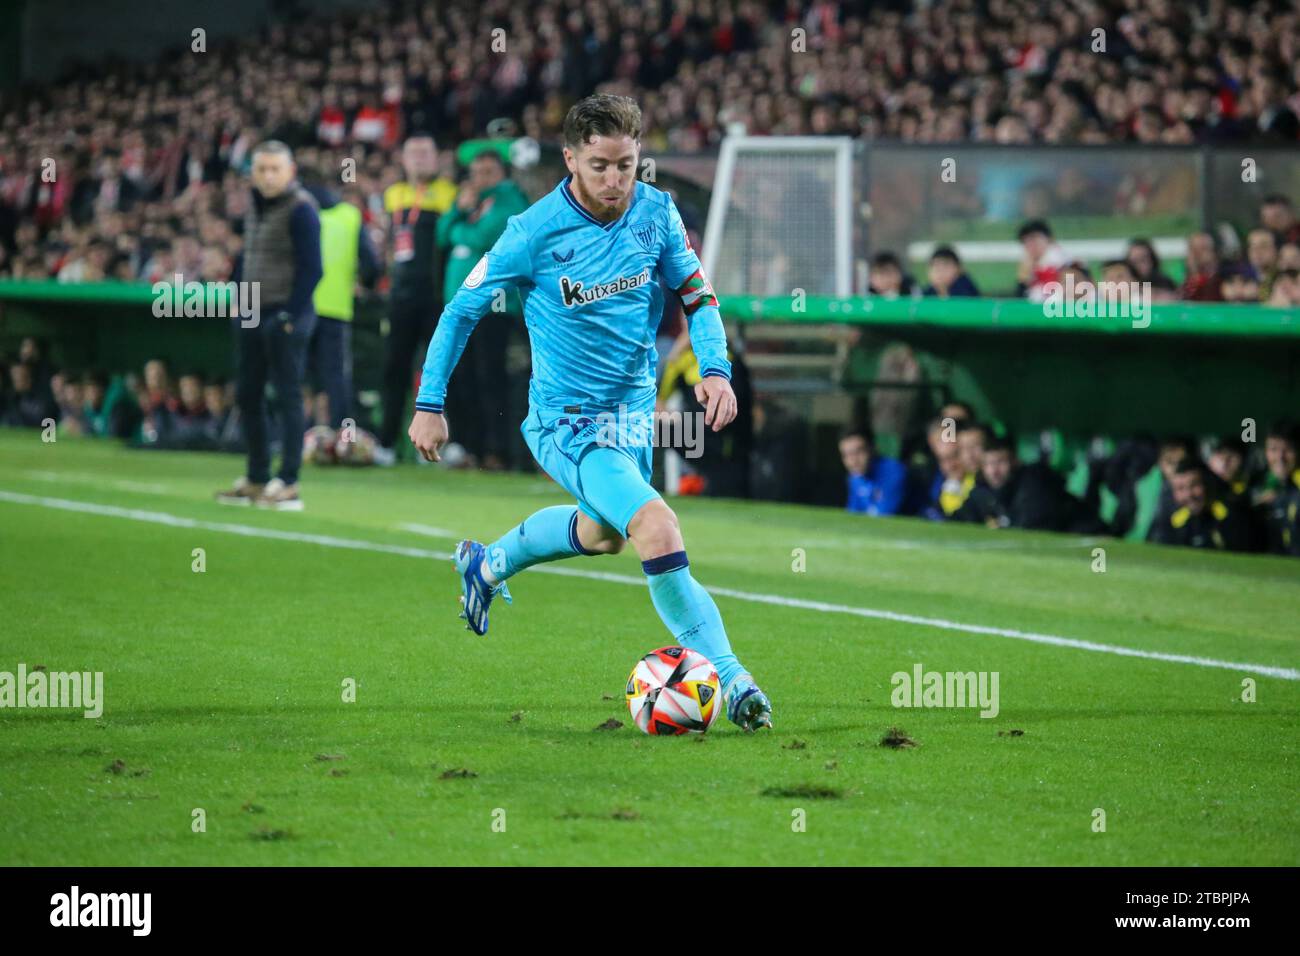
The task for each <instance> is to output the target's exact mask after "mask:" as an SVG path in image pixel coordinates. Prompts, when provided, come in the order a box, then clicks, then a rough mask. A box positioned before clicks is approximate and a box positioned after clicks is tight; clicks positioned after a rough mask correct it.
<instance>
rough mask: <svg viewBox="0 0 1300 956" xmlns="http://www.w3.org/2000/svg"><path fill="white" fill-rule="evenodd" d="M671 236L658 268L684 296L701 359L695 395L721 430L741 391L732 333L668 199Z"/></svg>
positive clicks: (688, 323) (709, 420)
mask: <svg viewBox="0 0 1300 956" xmlns="http://www.w3.org/2000/svg"><path fill="white" fill-rule="evenodd" d="M667 217H668V223H667V225H668V236H667V238H666V239H665V241H664V245H663V248H662V250H661V252H660V254H659V271H660V274H661V275H662V276H663V277H664V279H665V280H667V282H668V285H669V287H670V288H672V289H673V291H674V292H676V293H677V297H678V298H679V299H681V302H682V311H683V312H684V313H685V316H686V328H687V330H688V331H689V334H690V338H691V350H692V351H693V352H694V353H695V357H696V358H697V359H698V360H699V363H700V379H701V380H700V383H699V384H698V385H696V386H695V397H696V399H698V400H699V402H700V404H702V405H703V406H704V407H705V411H704V423H705V424H706V425H712V426H713V430H714V431H715V432H716V431H719V430H721V429H722V428H723V427H724V426H726V425H728V424H730V422H731V421H732V420H733V419H734V418H735V417H736V411H737V404H736V393H735V392H734V391H732V389H731V363H730V362H729V361H727V334H726V332H725V331H724V330H723V328H722V313H721V312H719V311H718V299H717V296H715V295H714V294H713V286H712V285H711V284H710V283H709V280H708V278H707V277H706V276H705V275H704V268H703V267H702V266H701V265H700V258H699V256H697V255H696V254H695V250H694V249H692V248H691V243H690V240H689V239H688V238H687V235H686V226H685V224H684V223H683V222H682V217H681V214H680V213H679V212H678V211H677V204H676V203H674V202H673V201H672V199H671V198H670V199H669V200H668V205H667Z"/></svg>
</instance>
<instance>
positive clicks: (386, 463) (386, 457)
mask: <svg viewBox="0 0 1300 956" xmlns="http://www.w3.org/2000/svg"><path fill="white" fill-rule="evenodd" d="M372 456H373V461H374V463H375V464H376V465H378V466H379V467H380V468H392V467H393V466H394V465H395V464H397V452H396V451H395V450H394V449H392V448H385V447H384V446H383V445H376V446H375V450H374V451H373V452H372Z"/></svg>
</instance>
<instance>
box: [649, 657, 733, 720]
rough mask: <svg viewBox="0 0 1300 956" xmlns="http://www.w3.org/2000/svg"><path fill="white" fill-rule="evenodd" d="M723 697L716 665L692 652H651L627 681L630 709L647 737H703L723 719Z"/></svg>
mask: <svg viewBox="0 0 1300 956" xmlns="http://www.w3.org/2000/svg"><path fill="white" fill-rule="evenodd" d="M721 697H722V687H721V685H720V684H719V682H718V672H717V671H716V670H715V669H714V667H713V664H711V663H710V662H709V659H708V658H707V657H705V656H704V655H703V654H701V653H699V652H698V651H693V650H691V649H690V648H686V647H661V648H659V649H658V650H656V651H651V652H650V653H649V654H647V655H646V656H645V657H643V658H641V659H640V660H639V661H637V662H636V667H634V668H632V674H631V675H630V676H629V677H628V679H627V709H628V710H629V711H631V713H632V721H633V723H635V724H636V725H637V726H638V727H640V728H641V730H642V731H644V732H645V733H647V734H656V735H667V736H672V735H675V734H702V733H704V732H705V731H706V730H708V729H709V728H710V727H711V726H712V725H713V721H714V720H715V719H716V718H717V716H718V710H719V707H720V705H721Z"/></svg>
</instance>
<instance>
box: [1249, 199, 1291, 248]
mask: <svg viewBox="0 0 1300 956" xmlns="http://www.w3.org/2000/svg"><path fill="white" fill-rule="evenodd" d="M1259 224H1260V226H1261V227H1263V228H1264V229H1267V230H1269V231H1270V232H1271V233H1273V237H1274V239H1275V240H1276V241H1277V244H1278V245H1283V244H1285V243H1288V242H1292V243H1300V221H1297V220H1296V215H1295V210H1294V209H1293V208H1292V206H1291V200H1290V198H1289V197H1287V196H1284V195H1282V194H1281V193H1272V194H1271V195H1268V196H1265V197H1264V201H1263V202H1262V203H1260V206H1259Z"/></svg>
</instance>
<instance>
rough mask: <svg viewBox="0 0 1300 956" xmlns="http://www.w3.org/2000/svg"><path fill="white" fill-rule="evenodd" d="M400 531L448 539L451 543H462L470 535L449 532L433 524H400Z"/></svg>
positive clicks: (398, 527)
mask: <svg viewBox="0 0 1300 956" xmlns="http://www.w3.org/2000/svg"><path fill="white" fill-rule="evenodd" d="M397 529H398V530H399V531H410V532H411V533H412V534H422V535H425V536H427V537H430V538H447V539H449V540H451V541H460V540H462V539H464V538H467V537H469V535H464V534H457V533H456V532H455V531H448V530H447V529H446V528H435V527H434V526H433V525H431V524H411V523H409V522H408V523H406V524H399V525H398V526H397Z"/></svg>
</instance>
